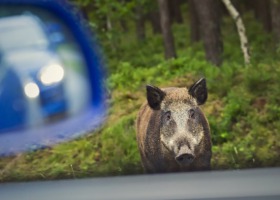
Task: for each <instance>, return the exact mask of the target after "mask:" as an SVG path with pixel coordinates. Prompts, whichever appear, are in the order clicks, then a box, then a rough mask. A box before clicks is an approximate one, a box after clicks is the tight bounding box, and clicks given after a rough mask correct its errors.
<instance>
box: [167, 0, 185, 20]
mask: <svg viewBox="0 0 280 200" xmlns="http://www.w3.org/2000/svg"><path fill="white" fill-rule="evenodd" d="M168 6H169V12H170V18H171V21H172V22H177V23H179V24H181V23H183V17H182V13H181V8H180V0H168Z"/></svg>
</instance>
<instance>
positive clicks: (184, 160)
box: [175, 153, 194, 165]
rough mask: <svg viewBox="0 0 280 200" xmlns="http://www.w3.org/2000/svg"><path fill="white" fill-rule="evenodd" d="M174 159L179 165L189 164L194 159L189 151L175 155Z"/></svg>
mask: <svg viewBox="0 0 280 200" xmlns="http://www.w3.org/2000/svg"><path fill="white" fill-rule="evenodd" d="M175 159H176V161H177V163H178V164H179V165H188V164H191V163H192V161H193V160H194V155H192V154H190V153H183V154H180V155H178V156H176V158H175Z"/></svg>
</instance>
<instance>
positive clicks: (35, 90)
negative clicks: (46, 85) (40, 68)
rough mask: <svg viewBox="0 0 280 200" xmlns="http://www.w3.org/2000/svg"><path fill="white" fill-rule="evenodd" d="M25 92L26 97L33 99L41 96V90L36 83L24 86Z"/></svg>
mask: <svg viewBox="0 0 280 200" xmlns="http://www.w3.org/2000/svg"><path fill="white" fill-rule="evenodd" d="M24 92H25V95H26V96H28V97H29V98H32V99H33V98H36V97H38V96H39V94H40V89H39V87H38V85H37V84H36V83H34V82H28V83H26V84H25V86H24Z"/></svg>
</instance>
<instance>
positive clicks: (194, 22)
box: [189, 0, 200, 42]
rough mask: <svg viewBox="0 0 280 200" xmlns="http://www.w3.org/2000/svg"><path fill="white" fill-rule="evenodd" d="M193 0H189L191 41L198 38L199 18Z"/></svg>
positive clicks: (195, 40)
mask: <svg viewBox="0 0 280 200" xmlns="http://www.w3.org/2000/svg"><path fill="white" fill-rule="evenodd" d="M194 1H195V0H189V13H190V27H191V42H198V41H199V40H200V31H199V19H198V15H197V12H196V9H195V3H194Z"/></svg>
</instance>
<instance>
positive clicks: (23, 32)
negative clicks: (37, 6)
mask: <svg viewBox="0 0 280 200" xmlns="http://www.w3.org/2000/svg"><path fill="white" fill-rule="evenodd" d="M35 25H36V24H35V23H34V24H30V25H29V24H27V25H23V26H21V27H15V26H12V25H11V26H10V27H9V28H6V27H5V29H4V28H3V29H1V23H0V48H1V49H2V50H4V51H9V50H13V49H23V48H46V47H47V46H48V40H47V38H46V36H45V35H44V33H43V32H42V30H41V29H40V27H38V26H35Z"/></svg>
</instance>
